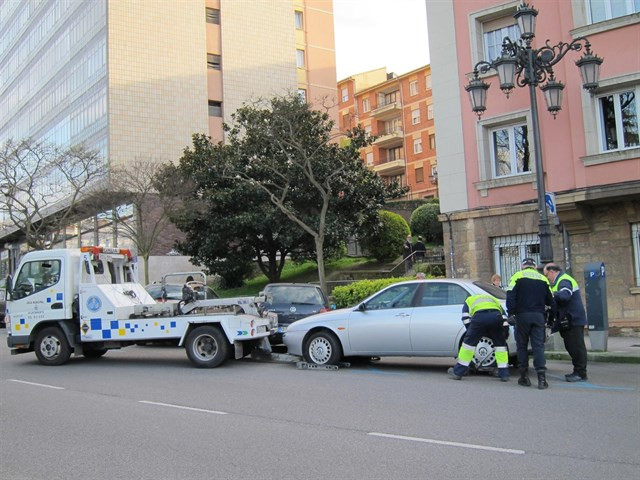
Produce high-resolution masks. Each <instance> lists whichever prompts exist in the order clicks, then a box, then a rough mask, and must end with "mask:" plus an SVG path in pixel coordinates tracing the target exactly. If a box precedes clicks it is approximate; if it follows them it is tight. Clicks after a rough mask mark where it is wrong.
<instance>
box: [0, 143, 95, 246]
mask: <svg viewBox="0 0 640 480" xmlns="http://www.w3.org/2000/svg"><path fill="white" fill-rule="evenodd" d="M105 173H106V169H105V166H104V160H103V159H102V158H101V157H100V155H99V154H98V153H97V152H95V151H91V150H87V149H86V148H84V147H82V146H74V147H70V148H67V149H61V148H58V147H55V146H53V145H50V144H47V143H44V142H38V141H35V140H32V139H26V140H22V141H13V140H9V141H7V142H5V143H4V144H3V145H2V146H1V147H0V211H2V217H0V236H4V235H6V234H9V233H12V232H15V231H20V232H21V233H22V235H24V239H25V242H26V243H27V246H28V247H29V248H30V249H35V250H42V249H46V248H50V246H51V245H53V244H54V243H56V242H57V240H58V238H57V236H58V235H59V232H60V231H62V229H63V228H64V227H66V226H67V225H68V224H69V223H70V221H71V219H72V218H73V216H74V215H75V214H76V211H77V208H78V206H79V205H80V203H81V202H82V200H83V198H84V197H85V195H86V194H87V193H88V192H89V191H90V189H91V188H92V187H93V186H94V185H96V184H97V183H99V181H100V180H101V179H102V178H104V175H105ZM3 234H4V235H3Z"/></svg>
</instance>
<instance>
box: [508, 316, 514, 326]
mask: <svg viewBox="0 0 640 480" xmlns="http://www.w3.org/2000/svg"><path fill="white" fill-rule="evenodd" d="M507 323H508V324H509V325H515V324H516V316H515V315H509V318H507Z"/></svg>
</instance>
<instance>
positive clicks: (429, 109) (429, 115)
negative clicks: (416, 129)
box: [427, 105, 433, 120]
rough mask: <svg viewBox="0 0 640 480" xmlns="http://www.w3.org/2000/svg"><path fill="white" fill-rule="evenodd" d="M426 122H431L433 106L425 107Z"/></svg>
mask: <svg viewBox="0 0 640 480" xmlns="http://www.w3.org/2000/svg"><path fill="white" fill-rule="evenodd" d="M427 120H433V105H427Z"/></svg>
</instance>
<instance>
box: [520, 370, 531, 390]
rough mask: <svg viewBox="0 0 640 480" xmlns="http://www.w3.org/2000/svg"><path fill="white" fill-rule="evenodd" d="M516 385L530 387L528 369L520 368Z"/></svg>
mask: <svg viewBox="0 0 640 480" xmlns="http://www.w3.org/2000/svg"><path fill="white" fill-rule="evenodd" d="M518 385H522V386H523V387H530V386H531V380H529V369H526V370H524V369H520V378H519V379H518Z"/></svg>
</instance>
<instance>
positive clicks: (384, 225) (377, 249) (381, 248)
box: [362, 210, 410, 262]
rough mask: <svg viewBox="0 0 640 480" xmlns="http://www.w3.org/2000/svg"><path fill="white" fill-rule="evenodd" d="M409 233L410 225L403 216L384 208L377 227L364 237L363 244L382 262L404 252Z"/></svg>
mask: <svg viewBox="0 0 640 480" xmlns="http://www.w3.org/2000/svg"><path fill="white" fill-rule="evenodd" d="M409 233H410V231H409V225H408V224H407V221H406V220H405V219H404V218H402V216H400V215H398V214H397V213H393V212H388V211H385V210H382V211H380V213H379V216H378V222H377V225H376V226H375V228H373V229H371V230H370V233H369V234H368V235H366V236H364V237H363V238H362V246H363V247H364V248H365V250H366V251H367V252H369V254H370V255H372V256H373V257H374V258H375V259H376V260H378V261H380V262H383V261H387V260H393V259H394V258H396V257H398V255H401V254H402V248H403V244H404V240H405V239H406V238H407V235H409Z"/></svg>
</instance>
